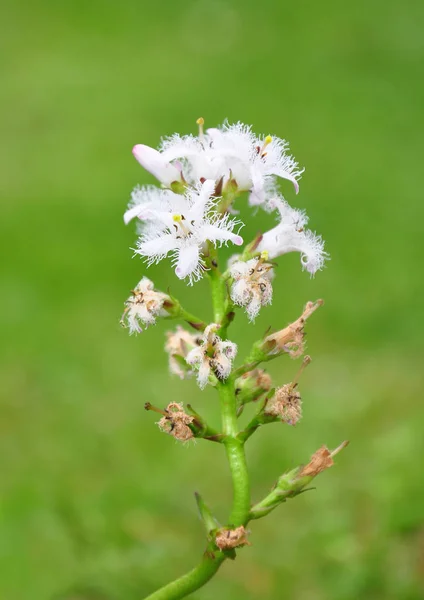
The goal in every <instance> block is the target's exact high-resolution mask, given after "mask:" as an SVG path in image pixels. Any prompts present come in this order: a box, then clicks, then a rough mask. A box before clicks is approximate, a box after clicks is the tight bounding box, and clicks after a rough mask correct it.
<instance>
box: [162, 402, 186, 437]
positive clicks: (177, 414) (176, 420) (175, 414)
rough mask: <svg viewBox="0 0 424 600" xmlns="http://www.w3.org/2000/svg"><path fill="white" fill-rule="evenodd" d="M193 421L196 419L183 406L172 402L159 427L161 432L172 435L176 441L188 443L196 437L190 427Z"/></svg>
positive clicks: (166, 409)
mask: <svg viewBox="0 0 424 600" xmlns="http://www.w3.org/2000/svg"><path fill="white" fill-rule="evenodd" d="M193 421H194V417H192V416H191V415H188V414H187V413H185V412H184V409H183V405H182V404H179V403H178V402H171V403H170V404H168V406H167V407H166V408H165V411H164V416H163V417H162V418H161V419H160V421H158V423H157V425H158V427H159V429H160V430H161V431H163V432H164V433H168V434H169V435H172V436H173V437H174V438H175V439H176V440H179V441H180V442H187V441H188V440H190V439H191V438H193V437H194V436H193V432H192V431H191V429H190V427H189V425H190V423H192V422H193Z"/></svg>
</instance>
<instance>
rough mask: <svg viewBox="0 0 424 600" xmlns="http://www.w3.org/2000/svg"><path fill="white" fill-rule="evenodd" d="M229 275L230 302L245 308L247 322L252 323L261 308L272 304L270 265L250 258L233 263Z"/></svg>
mask: <svg viewBox="0 0 424 600" xmlns="http://www.w3.org/2000/svg"><path fill="white" fill-rule="evenodd" d="M230 274H231V277H232V278H233V279H234V283H233V285H232V286H231V292H230V296H231V299H232V301H233V302H234V304H237V305H238V306H245V307H246V312H247V314H248V315H249V320H250V321H254V320H255V317H257V316H258V314H259V310H260V308H261V306H265V305H266V304H271V302H272V284H271V281H272V279H273V276H274V273H273V270H272V265H270V264H268V263H266V262H264V261H263V260H262V259H260V258H252V259H251V260H248V261H247V262H243V261H238V262H235V263H233V264H232V266H231V268H230Z"/></svg>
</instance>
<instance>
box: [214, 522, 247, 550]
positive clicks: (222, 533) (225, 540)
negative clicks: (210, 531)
mask: <svg viewBox="0 0 424 600" xmlns="http://www.w3.org/2000/svg"><path fill="white" fill-rule="evenodd" d="M215 543H216V545H217V546H218V548H219V549H220V550H232V549H233V548H238V547H239V546H246V545H250V544H249V542H248V540H247V531H246V529H245V528H244V527H243V525H240V527H236V529H220V530H219V531H218V533H217V534H216V537H215Z"/></svg>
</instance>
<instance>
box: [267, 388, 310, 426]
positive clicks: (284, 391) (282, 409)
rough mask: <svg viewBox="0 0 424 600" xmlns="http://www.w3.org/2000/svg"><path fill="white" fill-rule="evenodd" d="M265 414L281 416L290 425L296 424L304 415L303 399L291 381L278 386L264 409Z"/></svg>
mask: <svg viewBox="0 0 424 600" xmlns="http://www.w3.org/2000/svg"><path fill="white" fill-rule="evenodd" d="M264 412H265V414H267V415H272V416H274V417H278V418H280V419H281V420H282V421H284V423H287V424H288V425H296V423H297V422H298V421H299V420H300V419H301V417H302V399H301V396H300V393H299V392H298V391H297V390H295V389H294V387H293V385H292V384H291V383H286V385H283V387H280V388H277V389H276V390H275V394H274V396H273V397H272V398H270V399H269V400H268V402H267V404H266V406H265V409H264Z"/></svg>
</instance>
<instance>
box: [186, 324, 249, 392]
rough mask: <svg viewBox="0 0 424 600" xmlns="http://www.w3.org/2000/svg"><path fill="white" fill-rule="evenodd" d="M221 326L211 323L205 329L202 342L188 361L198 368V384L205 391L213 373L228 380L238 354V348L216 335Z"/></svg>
mask: <svg viewBox="0 0 424 600" xmlns="http://www.w3.org/2000/svg"><path fill="white" fill-rule="evenodd" d="M218 329H219V325H217V324H216V323H211V324H210V325H208V326H207V327H206V329H205V332H204V334H203V337H202V341H201V343H200V345H199V346H198V347H197V348H193V350H191V351H190V352H189V353H188V355H187V357H186V361H187V363H188V364H189V365H192V366H196V367H197V368H198V372H197V382H198V384H199V387H200V388H201V389H203V388H204V387H205V386H206V384H207V383H208V379H209V375H210V374H211V372H212V373H213V374H214V375H215V376H216V377H218V379H227V377H228V376H229V374H230V373H231V368H232V364H233V359H234V358H235V356H236V354H237V346H236V344H234V343H233V342H230V341H229V340H225V341H223V340H221V338H220V337H219V336H218V335H216V331H217V330H218Z"/></svg>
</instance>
